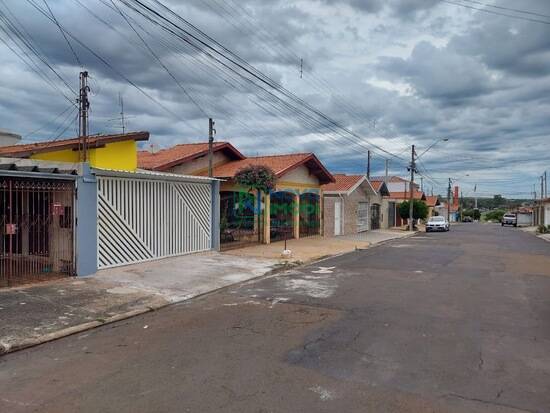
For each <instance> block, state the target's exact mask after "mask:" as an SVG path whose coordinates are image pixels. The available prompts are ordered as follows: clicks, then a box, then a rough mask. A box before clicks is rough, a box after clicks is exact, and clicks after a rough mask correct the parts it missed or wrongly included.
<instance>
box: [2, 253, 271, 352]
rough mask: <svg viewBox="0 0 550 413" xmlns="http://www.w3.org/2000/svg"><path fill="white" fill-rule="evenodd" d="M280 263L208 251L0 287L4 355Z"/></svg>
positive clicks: (187, 296)
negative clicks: (22, 285)
mask: <svg viewBox="0 0 550 413" xmlns="http://www.w3.org/2000/svg"><path fill="white" fill-rule="evenodd" d="M278 268H280V266H279V264H278V262H277V261H273V260H265V259H264V260H260V259H250V258H246V259H243V258H241V257H234V256H226V255H224V254H219V253H204V254H195V255H187V256H183V257H176V258H169V259H165V260H160V261H152V262H149V263H143V264H137V265H131V266H126V267H120V268H113V269H108V270H102V271H100V272H99V273H98V274H96V275H95V276H93V277H86V278H65V279H61V280H56V281H51V282H44V283H39V284H34V285H30V286H24V287H19V288H8V289H0V354H2V353H6V352H10V351H15V350H18V349H22V348H26V347H30V346H33V345H36V344H40V343H44V342H47V341H51V340H55V339H57V338H59V337H63V336H66V335H70V334H74V333H77V332H80V331H84V330H88V329H90V328H94V327H98V326H100V325H103V324H106V323H110V322H113V321H118V320H122V319H125V318H128V317H132V316H135V315H138V314H142V313H145V312H148V311H152V310H155V309H158V308H161V307H164V306H166V305H168V304H171V303H175V302H179V301H183V300H187V299H190V298H193V297H196V296H199V295H202V294H205V293H207V292H210V291H214V290H217V289H219V288H222V287H225V286H228V285H232V284H235V283H238V282H242V281H246V280H250V279H252V278H255V277H258V276H262V275H265V274H268V273H270V272H272V271H274V270H277V269H278Z"/></svg>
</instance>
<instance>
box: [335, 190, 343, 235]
mask: <svg viewBox="0 0 550 413" xmlns="http://www.w3.org/2000/svg"><path fill="white" fill-rule="evenodd" d="M334 235H342V200H341V199H337V200H336V201H335V202H334Z"/></svg>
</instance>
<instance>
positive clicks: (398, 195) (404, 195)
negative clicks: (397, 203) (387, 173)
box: [389, 191, 426, 200]
mask: <svg viewBox="0 0 550 413" xmlns="http://www.w3.org/2000/svg"><path fill="white" fill-rule="evenodd" d="M410 196H411V195H410V193H409V192H408V191H407V192H391V193H390V196H389V198H391V199H403V200H407V199H409V198H410ZM413 198H414V199H425V198H426V197H425V195H424V192H421V191H414V194H413Z"/></svg>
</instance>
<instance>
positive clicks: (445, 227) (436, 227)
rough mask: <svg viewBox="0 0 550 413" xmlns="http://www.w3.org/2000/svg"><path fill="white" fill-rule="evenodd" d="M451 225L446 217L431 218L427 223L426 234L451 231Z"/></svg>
mask: <svg viewBox="0 0 550 413" xmlns="http://www.w3.org/2000/svg"><path fill="white" fill-rule="evenodd" d="M449 230H450V225H449V222H448V221H447V219H446V218H445V217H441V216H437V217H431V218H430V219H429V220H428V222H427V223H426V232H432V231H443V232H446V231H449Z"/></svg>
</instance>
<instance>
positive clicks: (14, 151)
mask: <svg viewBox="0 0 550 413" xmlns="http://www.w3.org/2000/svg"><path fill="white" fill-rule="evenodd" d="M148 139H149V132H130V133H123V134H117V135H93V136H88V147H89V148H97V147H101V146H103V145H106V144H108V143H113V142H123V141H128V140H134V141H146V140H148ZM80 142H81V140H80V138H70V139H59V140H53V141H52V140H51V141H44V142H37V143H26V144H19V145H11V146H3V147H0V156H8V157H19V158H24V157H28V156H30V155H33V154H35V153H44V152H53V151H60V150H64V149H78V146H79V144H80Z"/></svg>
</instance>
